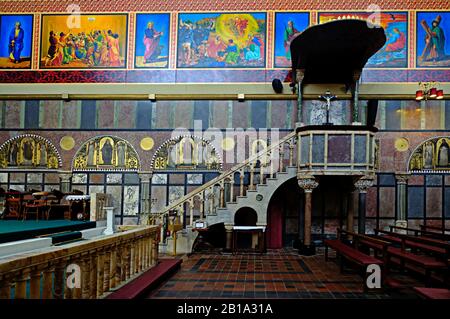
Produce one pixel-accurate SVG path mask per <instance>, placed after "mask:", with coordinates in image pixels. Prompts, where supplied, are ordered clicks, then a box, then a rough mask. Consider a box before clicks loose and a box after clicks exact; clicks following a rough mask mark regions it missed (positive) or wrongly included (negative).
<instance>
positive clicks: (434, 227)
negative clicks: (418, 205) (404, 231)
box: [420, 225, 450, 235]
mask: <svg viewBox="0 0 450 319" xmlns="http://www.w3.org/2000/svg"><path fill="white" fill-rule="evenodd" d="M420 229H421V230H425V231H426V230H427V229H431V230H436V231H438V232H439V233H441V234H444V235H445V234H446V233H447V232H450V228H445V227H441V226H432V225H420Z"/></svg>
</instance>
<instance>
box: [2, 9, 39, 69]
mask: <svg viewBox="0 0 450 319" xmlns="http://www.w3.org/2000/svg"><path fill="white" fill-rule="evenodd" d="M0 43H1V45H0V68H2V69H29V68H31V52H32V43H33V15H31V14H24V15H0Z"/></svg>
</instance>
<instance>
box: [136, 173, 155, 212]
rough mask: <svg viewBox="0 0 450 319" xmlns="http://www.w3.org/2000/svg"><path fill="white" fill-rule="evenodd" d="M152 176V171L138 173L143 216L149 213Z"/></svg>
mask: <svg viewBox="0 0 450 319" xmlns="http://www.w3.org/2000/svg"><path fill="white" fill-rule="evenodd" d="M152 176H153V173H152V172H141V173H139V178H140V180H141V214H143V215H144V216H145V215H147V214H150V213H151V192H150V184H151V180H152Z"/></svg>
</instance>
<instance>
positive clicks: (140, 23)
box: [134, 13, 170, 68]
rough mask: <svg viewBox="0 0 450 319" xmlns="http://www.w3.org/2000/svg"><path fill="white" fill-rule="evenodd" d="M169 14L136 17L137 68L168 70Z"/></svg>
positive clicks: (139, 14) (140, 14)
mask: <svg viewBox="0 0 450 319" xmlns="http://www.w3.org/2000/svg"><path fill="white" fill-rule="evenodd" d="M169 30H170V14H169V13H138V14H137V15H136V33H135V35H136V36H135V43H136V49H135V50H136V51H135V52H136V53H135V62H134V64H135V67H137V68H167V67H168V66H169V39H170V35H169Z"/></svg>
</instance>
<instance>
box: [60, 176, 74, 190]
mask: <svg viewBox="0 0 450 319" xmlns="http://www.w3.org/2000/svg"><path fill="white" fill-rule="evenodd" d="M58 175H59V189H60V191H61V192H63V193H70V192H71V191H72V187H71V186H72V185H71V183H70V182H71V179H72V172H70V171H60V172H58Z"/></svg>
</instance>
